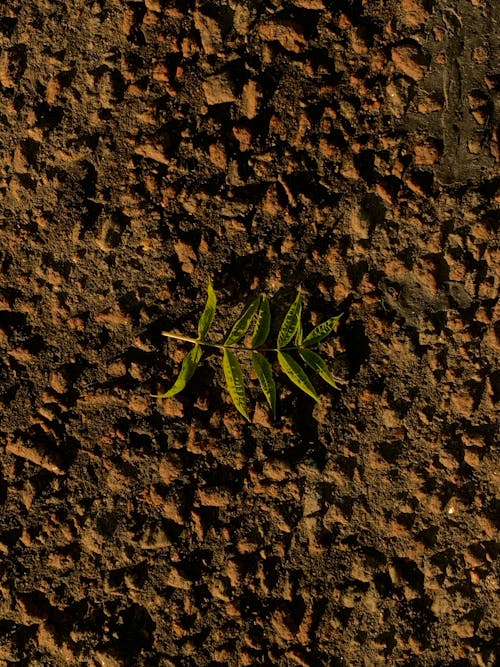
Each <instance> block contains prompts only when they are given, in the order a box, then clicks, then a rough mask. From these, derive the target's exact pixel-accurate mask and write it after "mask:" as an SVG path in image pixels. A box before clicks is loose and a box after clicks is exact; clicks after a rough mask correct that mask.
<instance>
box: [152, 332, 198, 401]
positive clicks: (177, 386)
mask: <svg viewBox="0 0 500 667" xmlns="http://www.w3.org/2000/svg"><path fill="white" fill-rule="evenodd" d="M201 355H202V351H201V347H200V346H199V345H195V346H194V347H193V349H192V350H190V351H189V352H188V353H187V355H186V356H185V357H184V361H183V362H182V366H181V370H180V372H179V375H178V376H177V380H176V381H175V382H174V384H173V385H172V386H171V387H170V389H169V390H168V391H167V392H165V393H164V394H158V395H157V396H156V398H168V397H169V396H175V394H178V393H179V392H181V391H182V390H183V389H184V388H185V386H186V385H187V383H188V382H189V380H190V379H191V378H192V377H193V374H194V372H195V370H196V367H197V366H198V363H199V361H200V359H201Z"/></svg>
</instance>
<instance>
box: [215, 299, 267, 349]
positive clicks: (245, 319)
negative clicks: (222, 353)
mask: <svg viewBox="0 0 500 667" xmlns="http://www.w3.org/2000/svg"><path fill="white" fill-rule="evenodd" d="M259 304H260V297H259V298H257V299H255V301H252V303H251V304H250V305H249V306H248V308H246V310H245V311H244V312H243V315H242V316H241V317H240V318H239V319H238V320H237V321H236V323H235V324H234V326H233V328H232V329H231V331H230V332H229V336H228V337H227V338H226V340H225V341H224V345H233V344H234V343H237V342H238V341H240V340H241V339H242V338H243V336H244V335H245V334H246V332H247V331H248V328H249V326H250V323H251V322H252V319H253V316H254V315H255V313H256V312H257V308H258V307H259Z"/></svg>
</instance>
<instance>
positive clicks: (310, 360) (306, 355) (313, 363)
mask: <svg viewBox="0 0 500 667" xmlns="http://www.w3.org/2000/svg"><path fill="white" fill-rule="evenodd" d="M299 355H300V356H301V357H302V359H303V361H305V363H306V364H307V365H308V366H309V367H310V368H312V369H313V370H314V371H316V373H317V374H318V375H319V376H320V377H321V378H323V380H324V381H325V382H328V384H330V385H331V386H332V387H335V389H338V388H339V387H338V385H337V382H342V380H337V379H336V378H335V377H334V376H333V375H332V374H331V373H330V371H329V369H328V366H327V365H326V363H325V362H324V361H323V359H322V358H321V357H320V356H319V354H316V352H313V351H312V350H299Z"/></svg>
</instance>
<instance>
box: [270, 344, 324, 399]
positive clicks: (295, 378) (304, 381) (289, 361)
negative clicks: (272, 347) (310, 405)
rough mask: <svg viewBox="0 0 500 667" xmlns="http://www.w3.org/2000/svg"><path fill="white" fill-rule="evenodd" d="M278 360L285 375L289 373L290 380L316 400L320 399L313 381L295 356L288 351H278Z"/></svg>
mask: <svg viewBox="0 0 500 667" xmlns="http://www.w3.org/2000/svg"><path fill="white" fill-rule="evenodd" d="M278 361H279V364H280V366H281V368H282V370H283V372H284V373H285V375H288V377H289V378H290V380H291V381H292V382H293V383H294V384H296V385H297V387H299V389H302V391H303V392H305V393H306V394H308V395H309V396H311V397H312V398H314V400H315V401H319V396H318V394H317V393H316V391H315V389H314V387H313V386H312V384H311V381H310V380H309V378H308V377H307V375H306V373H305V371H304V370H303V369H302V367H301V366H299V364H298V363H297V362H296V361H295V359H294V358H293V357H291V356H290V355H289V354H287V353H286V352H280V351H278Z"/></svg>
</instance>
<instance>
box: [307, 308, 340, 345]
mask: <svg viewBox="0 0 500 667" xmlns="http://www.w3.org/2000/svg"><path fill="white" fill-rule="evenodd" d="M341 317H342V313H341V314H340V315H335V317H330V319H329V320H326V321H325V322H322V323H321V324H318V326H317V327H315V328H314V329H313V330H312V331H311V332H310V333H309V334H307V336H306V337H305V338H304V340H303V341H302V345H304V347H312V346H313V345H316V344H317V343H319V342H320V341H322V340H323V339H324V338H326V337H327V336H329V335H330V334H331V333H332V331H333V330H334V329H335V327H336V326H337V324H338V323H339V320H340V318H341Z"/></svg>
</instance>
